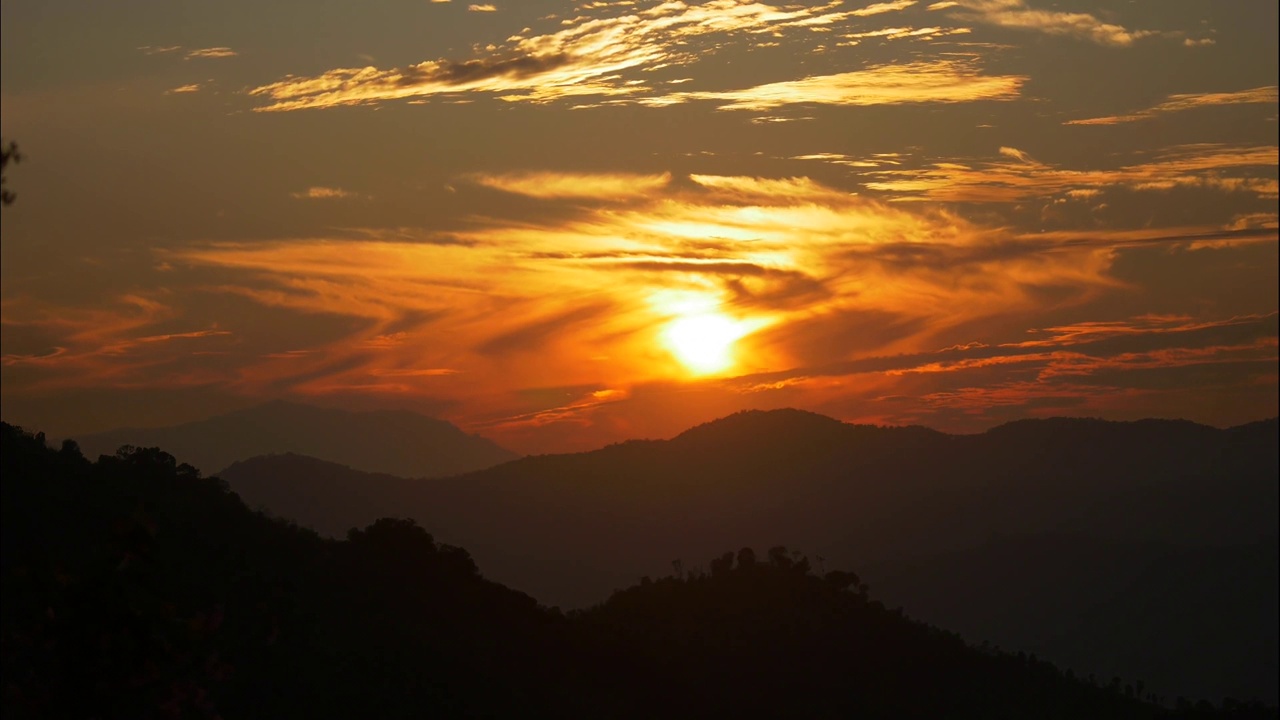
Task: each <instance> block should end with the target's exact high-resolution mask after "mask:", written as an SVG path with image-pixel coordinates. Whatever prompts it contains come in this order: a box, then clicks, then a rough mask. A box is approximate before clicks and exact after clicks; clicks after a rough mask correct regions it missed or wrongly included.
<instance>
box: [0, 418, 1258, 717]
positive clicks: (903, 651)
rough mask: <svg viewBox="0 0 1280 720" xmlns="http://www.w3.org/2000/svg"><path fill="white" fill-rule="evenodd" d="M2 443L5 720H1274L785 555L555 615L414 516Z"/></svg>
mask: <svg viewBox="0 0 1280 720" xmlns="http://www.w3.org/2000/svg"><path fill="white" fill-rule="evenodd" d="M0 446H2V447H0V494H2V496H3V503H0V580H2V581H3V582H2V583H0V642H2V643H3V646H4V648H5V652H4V653H3V656H2V657H0V672H2V673H3V677H4V679H5V692H4V694H3V698H0V711H3V714H4V717H6V718H19V719H25V718H44V717H98V718H103V719H104V720H116V719H117V718H119V719H124V718H144V719H150V718H166V717H235V718H249V719H252V718H275V717H314V718H348V717H386V718H418V717H440V718H475V717H486V718H517V717H518V718H539V717H547V718H552V717H556V718H561V717H590V718H595V717H601V718H604V717H608V718H619V719H621V720H629V719H630V718H637V719H638V718H651V717H669V718H705V717H739V718H778V717H794V718H834V717H859V718H869V719H871V720H876V719H888V718H894V719H897V718H905V719H913V718H922V719H923V718H936V717H950V718H971V717H972V718H990V719H996V720H1000V719H1005V718H1008V719H1010V720H1012V719H1014V718H1026V717H1036V718H1045V719H1047V720H1054V719H1058V718H1061V719H1062V720H1067V719H1069V718H1084V717H1088V718H1104V719H1105V718H1113V719H1115V720H1121V719H1124V720H1154V719H1156V718H1184V719H1186V720H1191V719H1193V718H1206V719H1209V718H1237V719H1239V720H1252V719H1253V718H1268V719H1274V718H1276V716H1277V715H1276V712H1275V711H1274V709H1267V708H1264V707H1260V706H1256V705H1253V706H1250V705H1242V704H1240V703H1235V702H1231V703H1227V702H1224V703H1223V704H1222V706H1221V707H1220V708H1215V707H1213V706H1212V705H1210V704H1209V703H1207V702H1203V701H1201V702H1198V703H1195V704H1192V703H1191V702H1189V701H1186V700H1181V699H1179V701H1178V702H1177V703H1176V705H1177V707H1176V709H1170V708H1169V707H1167V706H1162V704H1160V703H1158V702H1157V701H1158V700H1159V699H1158V698H1156V697H1154V696H1151V695H1150V694H1149V693H1146V692H1145V689H1146V688H1145V687H1144V685H1143V684H1142V683H1141V682H1140V681H1137V680H1133V679H1122V678H1121V677H1116V678H1114V679H1111V680H1110V681H1109V682H1107V681H1101V682H1099V681H1084V680H1081V679H1077V678H1075V677H1073V676H1072V675H1071V674H1070V673H1064V672H1062V671H1061V670H1059V668H1057V667H1055V666H1053V665H1051V664H1049V663H1046V662H1044V661H1041V660H1037V659H1036V658H1032V657H1027V656H1025V655H1014V654H1011V653H1005V652H1000V651H994V650H991V649H982V648H976V647H973V646H971V645H968V644H966V643H965V642H964V641H963V640H961V639H960V638H959V637H958V636H956V635H954V634H952V633H949V632H946V631H944V630H941V629H938V628H936V627H932V626H929V625H926V624H923V623H920V622H917V621H915V620H912V619H911V618H910V617H908V616H907V615H906V614H904V613H903V612H901V611H895V610H891V609H889V608H887V607H886V606H885V605H884V604H882V603H880V602H878V601H876V600H874V599H873V598H872V597H870V596H869V595H868V593H867V590H866V587H865V585H864V584H863V583H861V582H860V580H859V578H858V576H857V575H856V574H854V573H852V572H848V571H832V572H814V570H813V567H812V566H811V564H810V563H809V561H808V560H807V559H805V558H801V557H798V556H797V555H796V554H794V553H790V552H788V551H787V550H786V548H782V547H775V548H772V549H771V550H769V551H768V553H767V554H764V555H761V556H757V555H756V554H755V553H754V552H753V551H752V550H750V549H746V548H744V549H742V550H739V551H738V552H736V553H733V552H730V553H722V554H719V555H718V556H716V557H715V558H714V559H712V560H711V562H710V564H709V566H710V571H709V572H700V571H685V570H683V569H677V572H676V573H675V574H674V575H669V576H666V577H659V578H657V579H656V580H652V579H650V578H647V577H646V578H642V579H641V580H640V582H639V584H632V585H630V586H629V587H627V588H626V589H625V590H621V591H619V592H616V593H613V594H611V595H610V596H609V597H608V598H607V599H606V600H605V601H604V602H602V603H599V604H597V605H595V606H593V607H591V608H589V609H587V610H584V611H579V612H574V613H570V614H568V615H566V614H564V613H561V612H559V611H556V610H548V609H547V608H545V607H542V606H539V605H538V604H537V603H536V602H535V601H534V600H533V598H530V597H529V596H527V595H524V594H523V593H519V592H516V591H513V590H510V589H509V588H506V587H503V586H502V585H500V584H498V583H495V582H492V581H490V580H488V579H486V578H484V577H483V576H482V575H481V574H480V572H479V568H478V567H477V565H476V563H475V562H473V561H472V559H471V557H470V555H469V554H468V552H467V551H466V550H463V549H461V548H459V547H455V546H450V545H447V544H443V543H439V542H437V541H436V540H435V538H434V537H433V536H432V535H431V534H430V533H428V532H427V531H426V530H425V529H424V528H422V527H420V526H419V525H417V524H416V523H414V522H413V521H411V520H395V519H385V518H384V519H380V520H378V521H377V522H375V523H373V524H371V525H369V526H368V527H365V528H363V529H358V530H352V531H351V532H350V533H348V535H347V537H346V539H345V540H343V541H335V540H326V539H323V538H321V537H319V536H317V535H316V534H315V533H313V532H310V531H307V530H305V529H302V528H299V527H297V526H296V525H290V524H288V523H285V522H283V521H280V520H272V519H269V518H267V517H265V516H263V515H261V514H258V513H254V512H252V511H250V510H249V509H248V508H247V507H246V506H245V505H244V503H243V502H242V501H241V500H240V499H239V498H238V497H237V496H236V495H235V494H234V493H232V492H230V491H229V489H228V488H227V487H226V485H225V484H224V483H222V482H221V481H219V480H217V479H216V478H215V479H207V478H203V477H201V476H200V474H199V473H198V472H197V471H195V470H194V468H192V467H190V466H188V465H179V464H178V463H177V461H176V460H175V459H174V457H173V456H171V455H168V454H167V453H164V452H162V451H159V450H156V449H150V448H141V449H134V450H133V451H130V452H125V453H119V454H117V455H113V456H104V457H102V458H100V459H99V460H98V461H97V462H94V463H91V462H89V461H88V460H86V459H85V458H84V457H83V456H82V455H81V454H80V453H79V452H78V451H77V449H76V448H75V446H74V445H69V444H66V445H64V447H63V448H62V450H60V451H55V450H52V449H50V448H47V447H46V446H45V443H44V438H43V437H42V436H32V435H30V434H27V433H24V432H22V431H21V430H20V429H18V428H14V427H12V426H9V425H7V424H4V425H0ZM1165 700H1166V702H1168V701H1170V700H1171V698H1165Z"/></svg>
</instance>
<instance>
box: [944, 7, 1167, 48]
mask: <svg viewBox="0 0 1280 720" xmlns="http://www.w3.org/2000/svg"><path fill="white" fill-rule="evenodd" d="M942 7H956V8H959V9H960V10H961V11H958V12H956V16H957V17H959V18H962V19H964V20H966V21H970V22H978V23H984V24H987V25H996V26H999V27H1005V28H1013V29H1018V30H1028V31H1033V32H1040V33H1044V34H1046V35H1060V36H1064V37H1072V38H1076V39H1079V40H1086V41H1089V42H1093V43H1097V44H1099V45H1110V46H1113V47H1127V46H1129V45H1132V44H1133V43H1134V42H1135V41H1137V40H1140V39H1142V38H1145V37H1150V36H1152V35H1157V34H1158V33H1156V32H1153V31H1149V30H1130V29H1128V28H1126V27H1124V26H1122V25H1117V24H1114V23H1109V22H1105V21H1103V20H1100V19H1099V18H1098V17H1097V16H1096V15H1093V14H1091V13H1083V12H1061V11H1057V10H1036V9H1033V8H1031V7H1029V6H1028V5H1027V3H1026V2H1024V0H960V1H959V2H954V3H936V4H935V5H934V6H933V8H931V9H941V8H942Z"/></svg>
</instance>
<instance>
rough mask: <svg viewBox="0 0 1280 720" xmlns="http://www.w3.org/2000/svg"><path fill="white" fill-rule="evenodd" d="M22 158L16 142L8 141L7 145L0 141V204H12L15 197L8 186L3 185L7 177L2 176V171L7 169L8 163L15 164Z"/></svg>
mask: <svg viewBox="0 0 1280 720" xmlns="http://www.w3.org/2000/svg"><path fill="white" fill-rule="evenodd" d="M21 160H22V155H21V154H20V153H19V152H18V144H17V143H14V142H10V143H8V144H7V145H6V144H4V143H3V141H0V205H12V204H13V201H14V199H15V198H16V197H17V195H15V194H14V193H13V192H11V191H10V190H9V188H7V187H5V183H6V182H8V180H9V178H7V177H5V176H4V172H5V171H6V170H8V169H9V163H11V162H12V163H13V164H14V165H17V164H18V162H19V161H21Z"/></svg>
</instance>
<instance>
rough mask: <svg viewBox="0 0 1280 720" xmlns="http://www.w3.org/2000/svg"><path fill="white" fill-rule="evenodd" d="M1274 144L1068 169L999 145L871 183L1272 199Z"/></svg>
mask: <svg viewBox="0 0 1280 720" xmlns="http://www.w3.org/2000/svg"><path fill="white" fill-rule="evenodd" d="M1277 153H1278V150H1277V148H1276V147H1274V146H1272V147H1266V146H1255V147H1236V146H1229V145H1220V144H1197V145H1181V146H1177V147H1173V148H1168V149H1166V150H1164V151H1162V152H1161V153H1160V154H1159V155H1158V156H1157V157H1156V158H1155V159H1152V160H1150V161H1147V162H1142V163H1136V164H1132V165H1126V166H1122V167H1119V168H1115V169H1069V168H1064V167H1059V166H1054V165H1049V164H1046V163H1041V162H1037V161H1035V160H1033V159H1031V157H1030V156H1029V155H1028V154H1026V153H1025V152H1023V151H1021V150H1018V149H1016V148H1001V149H1000V154H1001V155H1003V156H1005V157H1006V158H1009V159H1008V160H997V161H984V162H981V163H977V164H973V163H966V162H961V161H948V162H938V163H935V164H933V165H931V166H928V167H922V168H917V169H899V168H893V169H874V170H869V171H868V174H869V175H870V176H872V177H875V178H876V179H875V180H872V181H870V182H867V183H866V186H867V187H868V188H870V189H873V190H879V191H883V192H888V193H896V194H898V195H899V196H900V197H902V198H904V199H906V198H912V197H918V198H928V199H932V200H943V201H947V202H995V203H1000V202H1007V203H1012V202H1019V201H1021V200H1025V199H1027V198H1033V197H1048V196H1053V195H1057V194H1065V195H1071V194H1073V193H1075V194H1076V196H1079V197H1086V198H1087V197H1090V194H1089V193H1090V191H1093V190H1099V189H1104V188H1110V187H1123V188H1126V189H1129V190H1137V191H1163V190H1171V189H1173V188H1179V187H1182V188H1205V189H1210V190H1215V191H1219V192H1241V193H1250V194H1253V195H1256V196H1257V197H1259V198H1263V199H1268V198H1275V197H1276V196H1277V182H1276V179H1275V177H1274V176H1273V172H1274V171H1271V172H1267V169H1269V168H1272V169H1273V168H1275V167H1276V166H1277V164H1280V155H1277Z"/></svg>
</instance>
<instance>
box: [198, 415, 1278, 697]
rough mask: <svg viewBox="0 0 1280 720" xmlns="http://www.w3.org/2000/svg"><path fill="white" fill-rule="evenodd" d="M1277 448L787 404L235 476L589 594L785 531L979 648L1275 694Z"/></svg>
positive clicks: (314, 510)
mask: <svg viewBox="0 0 1280 720" xmlns="http://www.w3.org/2000/svg"><path fill="white" fill-rule="evenodd" d="M1277 455H1278V453H1277V423H1276V421H1275V420H1270V421H1266V422H1261V423H1254V424H1250V425H1246V426H1241V427H1238V428H1232V429H1229V430H1219V429H1215V428H1211V427H1206V426H1202V425H1197V424H1194V423H1189V422H1177V421H1155V420H1150V421H1140V422H1131V423H1115V422H1103V421H1097V420H1077V419H1053V420H1028V421H1020V422H1015V423H1010V424H1008V425H1003V426H1000V427H998V428H995V429H993V430H991V431H989V432H986V433H983V434H980V435H970V436H954V435H947V434H943V433H939V432H935V431H932V430H929V429H925V428H919V427H906V428H882V427H872V426H855V425H848V424H845V423H841V422H838V421H836V420H832V419H830V418H826V417H823V416H820V415H815V414H812V413H806V412H801V411H794V410H785V411H772V412H747V413H740V414H737V415H734V416H730V417H728V418H725V419H722V420H719V421H715V422H712V423H708V424H706V425H702V426H699V427H696V428H693V429H691V430H689V431H687V432H685V433H683V434H681V435H679V436H677V437H675V438H673V439H671V440H666V441H633V442H628V443H623V444H619V445H614V446H610V447H607V448H603V449H601V450H598V451H594V452H589V453H581V454H574V455H557V456H537V457H528V458H524V459H521V460H518V461H514V462H510V463H506V464H504V465H500V466H497V467H493V468H490V469H488V470H485V471H480V472H476V473H470V474H467V475H462V476H457V477H451V478H437V479H430V480H426V479H420V480H409V479H404V478H393V477H387V476H376V475H371V474H366V473H360V472H357V471H353V470H350V469H349V468H343V467H338V466H334V465H332V464H325V463H320V462H317V461H316V460H314V459H307V458H301V457H297V456H287V455H286V456H275V457H267V458H257V459H254V460H250V461H246V462H242V463H238V464H236V465H233V466H231V467H229V468H228V469H227V470H226V471H225V472H224V473H223V474H222V477H223V478H224V479H225V480H227V481H228V482H229V483H230V484H231V486H232V487H233V488H234V489H235V490H236V491H237V492H238V493H240V495H241V496H242V497H243V498H244V499H245V501H246V502H247V503H249V504H250V505H251V506H255V507H256V506H262V507H265V508H267V509H269V510H270V511H272V512H274V513H276V514H278V515H281V516H283V517H288V518H293V519H296V520H297V521H298V522H301V523H303V524H306V525H310V526H312V527H315V528H316V529H318V530H320V531H321V532H323V533H327V534H332V535H337V536H340V535H341V534H342V533H343V532H345V530H346V529H347V528H349V527H353V526H360V525H363V524H367V523H369V522H372V521H373V520H374V519H376V518H377V517H380V516H382V515H387V514H396V515H402V516H408V517H413V518H415V519H417V520H418V521H419V522H420V523H422V524H423V525H425V526H428V527H431V528H432V530H433V532H435V533H436V534H437V535H438V536H439V537H441V538H442V539H444V540H446V541H448V542H451V543H457V544H461V545H463V546H465V547H467V548H469V550H470V551H471V552H472V553H473V555H474V556H475V557H476V559H477V560H478V561H479V562H480V563H481V564H482V566H483V567H485V568H486V571H487V572H488V573H489V575H490V577H492V578H494V579H495V580H497V581H499V582H502V583H504V584H507V585H509V586H512V587H516V588H519V589H521V590H523V591H525V592H529V593H531V594H532V595H533V596H535V597H538V598H539V599H540V600H542V601H544V602H548V603H550V604H553V605H562V606H566V607H580V606H583V605H585V604H586V603H589V602H593V601H594V600H596V599H598V598H599V597H602V596H603V595H605V594H607V593H608V592H609V591H611V590H613V589H615V588H618V587H623V586H625V585H626V584H628V583H629V582H631V581H633V579H634V578H635V577H636V576H637V575H640V574H653V575H656V574H659V573H661V572H663V571H665V569H666V568H668V567H670V564H671V562H672V561H673V560H682V561H683V562H685V563H689V562H691V560H692V559H697V558H703V557H710V556H712V555H714V554H715V553H716V552H718V551H719V549H723V548H725V547H733V546H736V545H742V544H747V545H754V546H758V547H765V546H771V545H775V544H785V545H788V546H790V547H794V548H797V549H800V550H802V551H804V552H806V553H807V554H809V555H810V556H811V557H813V558H815V562H820V563H823V564H826V565H830V566H832V567H859V568H863V569H864V572H863V574H864V577H866V578H867V579H868V580H869V581H870V582H871V584H872V586H873V587H881V586H883V588H884V590H883V594H882V595H881V597H883V598H884V599H886V601H888V602H891V603H893V604H902V605H905V606H906V607H909V608H918V610H917V612H918V613H919V614H920V617H922V618H924V619H926V620H929V621H935V622H943V621H945V622H947V623H948V626H949V627H952V628H954V629H957V630H960V631H962V632H964V633H965V635H966V637H968V638H970V639H971V640H973V641H975V642H979V641H982V640H991V641H992V642H995V643H999V644H1001V645H1003V646H1006V647H1012V648H1018V649H1027V650H1029V651H1037V649H1039V651H1042V652H1043V653H1044V654H1045V655H1046V656H1047V657H1051V658H1052V659H1055V660H1058V659H1059V658H1061V661H1063V662H1067V661H1069V662H1070V663H1071V664H1072V665H1073V666H1076V667H1079V668H1081V669H1082V671H1087V672H1094V671H1106V672H1109V671H1110V670H1107V668H1110V667H1112V666H1114V665H1115V664H1116V663H1117V662H1120V660H1121V659H1127V660H1126V661H1127V662H1130V663H1132V667H1133V671H1135V672H1141V673H1144V674H1145V675H1146V676H1147V677H1148V680H1149V681H1150V682H1152V683H1153V686H1155V684H1158V685H1159V686H1160V687H1162V688H1174V687H1191V686H1195V687H1198V688H1200V689H1201V691H1202V693H1203V694H1205V695H1227V694H1232V695H1236V696H1258V697H1263V698H1266V699H1268V700H1270V701H1272V702H1274V701H1275V697H1276V682H1275V676H1276V672H1275V671H1276V669H1277V664H1278V663H1277V657H1276V654H1277V651H1276V647H1277V641H1276V630H1275V627H1276V620H1275V613H1274V611H1273V610H1270V611H1267V610H1264V609H1263V608H1266V607H1268V606H1269V604H1270V599H1271V598H1274V597H1275V586H1276V584H1277V574H1278V573H1277V564H1276V560H1275V554H1274V553H1273V552H1272V553H1270V554H1268V552H1267V551H1266V548H1267V547H1273V546H1274V542H1275V537H1276V535H1277V516H1278V515H1280V513H1278V511H1277V508H1278V505H1280V502H1278V494H1277V477H1278V474H1280V473H1278V469H1277ZM1001 538H1003V539H1001ZM1011 538H1012V539H1011ZM1267 543H1271V545H1270V546H1269V545H1268V544H1267ZM819 558H820V559H819ZM1205 558H1213V559H1212V560H1205ZM964 568H967V569H969V571H970V574H965V572H963V571H961V570H962V569H964ZM1023 577H1025V578H1026V582H1025V583H1022V582H1021V581H1020V578H1023ZM1268 583H1269V585H1268ZM1267 587H1270V588H1271V590H1270V594H1267V591H1266V588H1267ZM975 594H976V596H977V597H976V598H975ZM988 596H989V597H990V598H991V600H990V602H982V601H981V600H982V599H983V598H986V597H988ZM949 599H950V600H949ZM997 608H999V609H998V610H997ZM1227 617H1229V618H1231V619H1230V620H1229V621H1228V620H1224V619H1223V618H1227ZM1002 619H1003V620H1002ZM1006 621H1007V622H1006ZM1002 623H1003V624H1002ZM1250 633H1255V634H1252V635H1251V634H1250ZM1192 638H1198V639H1197V640H1193V639H1192ZM1171 653H1173V654H1174V655H1176V657H1175V656H1171ZM1055 656H1056V657H1055ZM1196 683H1202V684H1201V685H1196Z"/></svg>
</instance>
